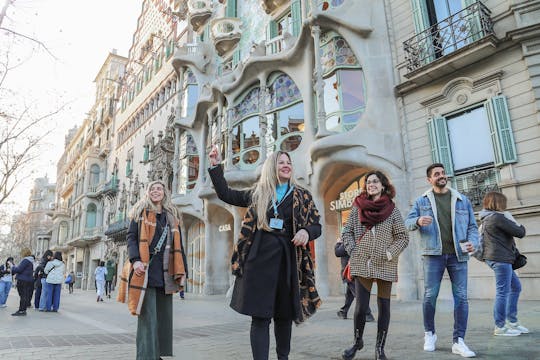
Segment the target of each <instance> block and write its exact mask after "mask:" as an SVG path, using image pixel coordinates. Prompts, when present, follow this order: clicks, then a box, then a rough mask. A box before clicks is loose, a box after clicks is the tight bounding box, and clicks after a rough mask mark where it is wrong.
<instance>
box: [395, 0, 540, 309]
mask: <svg viewBox="0 0 540 360" xmlns="http://www.w3.org/2000/svg"><path fill="white" fill-rule="evenodd" d="M386 3H387V12H388V14H389V26H388V28H389V31H391V33H392V44H393V54H394V67H395V70H396V73H395V76H396V86H395V90H396V96H397V102H398V115H399V118H400V124H401V126H402V134H403V143H404V153H405V154H406V164H407V166H406V167H407V169H408V172H407V175H408V177H409V189H410V190H411V194H420V193H422V192H423V191H424V190H425V189H426V188H427V187H428V184H427V183H426V181H425V168H426V167H427V165H428V164H429V163H431V162H432V161H436V162H441V163H443V164H444V165H445V169H446V171H447V173H448V174H449V176H450V178H451V182H452V186H453V187H454V188H456V189H458V190H459V191H461V192H462V193H464V194H466V195H467V196H468V197H469V198H470V199H471V201H472V203H473V205H474V206H475V209H476V210H478V209H480V208H481V201H482V198H483V196H484V195H485V193H486V192H488V191H492V190H497V191H501V192H503V193H504V194H505V195H506V196H507V197H508V200H509V204H508V205H509V210H510V211H511V212H512V213H513V214H514V216H516V218H517V220H518V221H519V222H520V223H522V224H523V225H524V226H525V227H526V229H527V236H526V237H525V238H524V239H522V240H519V239H518V240H517V241H516V242H517V245H518V247H519V249H520V251H521V252H524V253H525V254H526V255H527V256H529V259H531V260H532V261H530V264H534V263H536V262H537V261H535V260H538V252H539V250H540V247H539V246H538V241H535V240H538V233H539V231H540V227H539V221H538V220H539V216H540V213H539V210H540V191H539V190H540V172H539V171H538V170H537V167H538V161H539V160H538V159H540V128H539V124H540V122H539V121H540V115H539V111H540V106H539V104H540V103H539V101H538V99H539V94H540V92H539V86H540V85H539V84H540V83H539V82H538V79H539V78H538V76H539V74H538V66H539V61H540V57H539V52H538V45H539V44H540V37H539V35H540V1H490V0H485V1H475V0H462V1H461V0H456V1H453V0H437V1H435V0H412V1H411V0H401V1H386ZM412 199H413V197H412V196H411V200H412ZM412 240H413V241H411V249H412V250H413V251H415V252H417V249H416V241H414V240H415V239H412ZM417 264H418V265H420V264H419V262H417ZM420 269H421V267H420ZM518 273H519V276H520V278H521V281H522V284H523V292H522V298H529V299H533V298H538V296H539V294H540V293H539V292H538V290H537V287H536V286H535V284H537V283H538V281H539V275H540V274H539V273H540V268H539V267H537V266H535V265H532V266H527V267H524V268H522V269H520V270H518ZM469 275H470V276H469V277H470V278H469V282H470V286H469V292H470V295H471V296H472V297H477V298H481V297H486V296H487V297H493V296H494V295H493V294H494V293H495V290H494V281H493V280H492V278H493V272H492V271H491V269H489V268H488V267H487V266H485V265H484V264H481V263H479V262H477V261H472V262H471V263H470V271H469ZM417 282H418V288H419V289H421V288H422V287H423V286H422V283H423V276H422V273H421V271H418V275H417ZM443 291H444V292H445V295H446V296H450V289H448V288H446V289H444V290H443Z"/></svg>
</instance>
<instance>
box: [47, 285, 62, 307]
mask: <svg viewBox="0 0 540 360" xmlns="http://www.w3.org/2000/svg"><path fill="white" fill-rule="evenodd" d="M47 285H48V286H49V289H50V291H49V294H48V296H47V305H46V308H47V311H58V308H59V307H60V292H61V290H62V284H47Z"/></svg>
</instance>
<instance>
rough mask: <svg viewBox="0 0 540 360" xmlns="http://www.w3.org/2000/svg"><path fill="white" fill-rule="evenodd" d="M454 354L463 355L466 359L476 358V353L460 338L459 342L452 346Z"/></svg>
mask: <svg viewBox="0 0 540 360" xmlns="http://www.w3.org/2000/svg"><path fill="white" fill-rule="evenodd" d="M452 353H454V354H458V355H461V356H463V357H466V358H470V357H475V356H476V354H475V353H474V351H472V350H471V349H469V347H468V346H467V345H466V344H465V342H464V341H463V339H462V338H458V342H457V343H454V344H453V345H452Z"/></svg>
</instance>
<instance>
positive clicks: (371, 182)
mask: <svg viewBox="0 0 540 360" xmlns="http://www.w3.org/2000/svg"><path fill="white" fill-rule="evenodd" d="M380 183H381V181H380V180H379V179H373V180H368V181H366V185H371V184H380Z"/></svg>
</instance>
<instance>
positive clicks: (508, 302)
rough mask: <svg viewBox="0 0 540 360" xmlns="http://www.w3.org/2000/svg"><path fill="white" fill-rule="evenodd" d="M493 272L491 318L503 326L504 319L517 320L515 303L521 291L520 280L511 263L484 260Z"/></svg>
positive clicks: (499, 325)
mask: <svg viewBox="0 0 540 360" xmlns="http://www.w3.org/2000/svg"><path fill="white" fill-rule="evenodd" d="M486 264H487V265H488V266H489V267H490V268H492V269H493V272H495V304H494V305H493V318H494V319H495V325H497V326H498V327H503V326H504V324H505V322H506V320H508V321H510V322H517V303H518V300H519V293H520V292H521V282H520V281H519V278H518V276H517V275H516V273H515V272H514V270H512V264H510V263H503V262H498V261H491V260H486Z"/></svg>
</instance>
